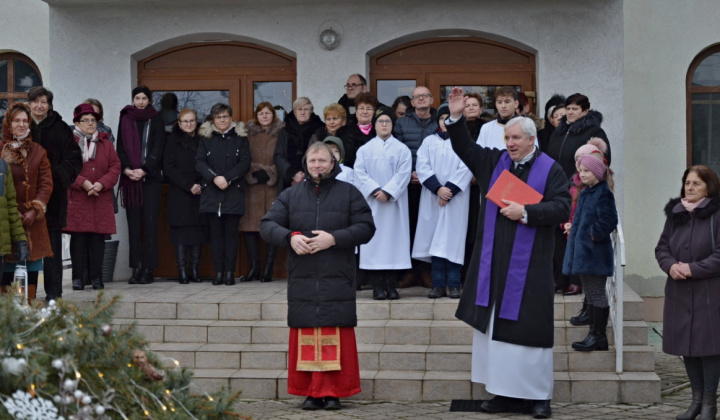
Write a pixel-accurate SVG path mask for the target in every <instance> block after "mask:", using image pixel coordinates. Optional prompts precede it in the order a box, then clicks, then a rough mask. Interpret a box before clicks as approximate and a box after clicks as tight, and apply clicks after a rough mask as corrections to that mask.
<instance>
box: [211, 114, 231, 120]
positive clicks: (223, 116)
mask: <svg viewBox="0 0 720 420" xmlns="http://www.w3.org/2000/svg"><path fill="white" fill-rule="evenodd" d="M213 119H214V120H229V119H230V116H229V115H217V116H216V117H215V118H213Z"/></svg>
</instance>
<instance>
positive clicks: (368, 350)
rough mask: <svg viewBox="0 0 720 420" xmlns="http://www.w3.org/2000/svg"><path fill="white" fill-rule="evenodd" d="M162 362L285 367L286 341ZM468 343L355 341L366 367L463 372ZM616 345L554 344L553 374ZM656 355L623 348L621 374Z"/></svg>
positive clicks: (173, 354) (180, 354) (194, 350)
mask: <svg viewBox="0 0 720 420" xmlns="http://www.w3.org/2000/svg"><path fill="white" fill-rule="evenodd" d="M150 349H151V350H153V351H154V352H156V353H157V354H158V355H159V356H160V357H161V358H162V359H161V360H162V361H163V364H164V365H166V366H174V362H175V361H176V360H177V361H178V362H179V363H180V365H181V366H184V367H187V368H191V369H268V370H285V369H287V367H288V364H287V357H288V356H287V352H288V347H287V345H285V344H202V343H153V344H151V345H150ZM471 352H472V349H471V346H452V345H451V346H438V345H429V346H417V345H392V344H387V345H381V344H360V345H358V360H359V363H360V366H362V367H363V369H366V370H376V371H428V372H431V371H432V372H466V371H467V370H468V369H469V367H470V365H471ZM615 354H616V353H615V348H614V347H612V346H611V347H610V349H609V350H608V351H594V352H586V353H585V352H578V351H575V350H573V349H572V348H570V347H569V346H555V347H554V348H553V366H554V370H555V372H581V371H587V372H615ZM654 368H655V355H654V353H653V350H652V348H651V347H649V346H626V347H625V355H624V358H623V370H624V371H625V372H652V371H653V370H654Z"/></svg>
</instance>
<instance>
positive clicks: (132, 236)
mask: <svg viewBox="0 0 720 420" xmlns="http://www.w3.org/2000/svg"><path fill="white" fill-rule="evenodd" d="M132 101H133V104H132V105H127V106H126V107H125V108H123V109H122V111H120V125H119V127H118V142H117V154H118V157H119V158H120V164H121V165H122V176H120V196H121V197H122V206H123V207H124V208H125V215H126V216H127V222H128V242H129V245H130V267H132V269H133V274H132V277H130V280H128V283H129V284H150V283H152V282H153V281H154V278H153V270H154V269H155V268H156V267H157V266H158V243H157V236H158V219H159V218H160V196H161V194H162V157H163V152H164V151H165V123H164V122H163V119H162V117H160V114H158V112H157V111H156V110H155V108H153V107H152V94H151V93H150V89H148V88H147V87H145V86H138V87H136V88H135V89H133V91H132Z"/></svg>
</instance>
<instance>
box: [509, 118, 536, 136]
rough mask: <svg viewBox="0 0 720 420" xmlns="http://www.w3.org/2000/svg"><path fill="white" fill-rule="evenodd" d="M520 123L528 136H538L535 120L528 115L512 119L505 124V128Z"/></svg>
mask: <svg viewBox="0 0 720 420" xmlns="http://www.w3.org/2000/svg"><path fill="white" fill-rule="evenodd" d="M517 124H520V128H522V131H523V133H525V135H526V136H528V137H535V138H537V129H536V128H535V121H533V120H532V119H531V118H528V117H515V118H513V119H511V120H510V121H508V122H507V124H505V129H506V130H507V129H508V128H510V127H512V126H514V125H517Z"/></svg>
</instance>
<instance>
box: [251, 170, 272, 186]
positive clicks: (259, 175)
mask: <svg viewBox="0 0 720 420" xmlns="http://www.w3.org/2000/svg"><path fill="white" fill-rule="evenodd" d="M252 176H253V177H254V178H255V179H257V180H258V184H264V183H266V182H268V181H269V180H270V175H268V173H267V172H265V169H258V170H257V171H255V172H253V173H252Z"/></svg>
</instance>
